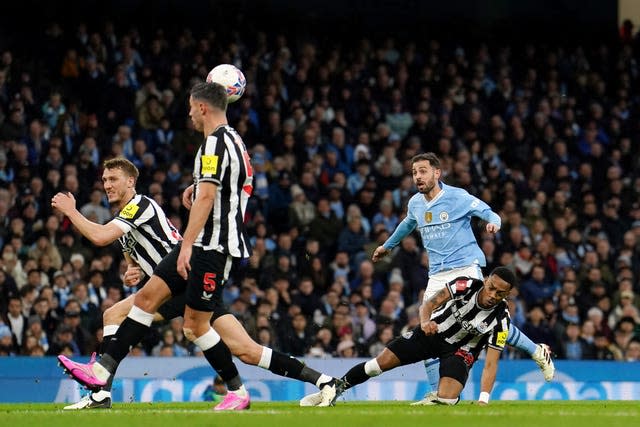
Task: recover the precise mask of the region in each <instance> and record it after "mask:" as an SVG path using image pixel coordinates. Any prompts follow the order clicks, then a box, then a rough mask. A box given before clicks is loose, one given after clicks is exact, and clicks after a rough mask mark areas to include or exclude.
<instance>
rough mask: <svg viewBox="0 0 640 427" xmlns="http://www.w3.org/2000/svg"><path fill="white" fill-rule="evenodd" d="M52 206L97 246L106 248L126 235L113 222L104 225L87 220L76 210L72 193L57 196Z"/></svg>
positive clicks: (52, 200)
mask: <svg viewBox="0 0 640 427" xmlns="http://www.w3.org/2000/svg"><path fill="white" fill-rule="evenodd" d="M51 206H52V207H53V208H55V209H58V210H59V211H60V212H62V213H63V214H65V215H66V216H67V217H68V218H69V220H70V221H71V222H72V223H73V225H75V227H76V228H77V229H78V230H79V231H80V233H81V234H82V235H83V236H84V237H86V238H87V239H89V241H91V243H93V244H94V245H96V246H106V245H108V244H110V243H113V242H115V241H116V240H117V239H118V238H119V237H120V236H122V235H123V234H124V232H123V231H122V230H121V229H120V228H119V227H118V226H117V225H116V224H115V223H114V222H113V221H111V222H109V223H108V224H104V225H102V224H98V223H95V222H93V221H89V220H88V219H87V218H85V217H84V216H83V215H82V214H81V213H80V212H79V211H78V210H77V209H76V199H75V197H73V194H71V193H58V194H56V195H55V196H53V199H51Z"/></svg>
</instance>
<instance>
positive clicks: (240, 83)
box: [207, 64, 247, 103]
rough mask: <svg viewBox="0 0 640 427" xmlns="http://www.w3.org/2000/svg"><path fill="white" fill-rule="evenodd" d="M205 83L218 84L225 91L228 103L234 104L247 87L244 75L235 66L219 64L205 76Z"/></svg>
mask: <svg viewBox="0 0 640 427" xmlns="http://www.w3.org/2000/svg"><path fill="white" fill-rule="evenodd" d="M207 83H218V84H220V85H222V86H224V87H225V88H226V89H227V96H228V98H229V102H230V103H231V102H236V101H237V100H238V99H240V97H241V96H242V94H243V93H244V89H245V88H246V86H247V80H246V79H245V78H244V74H242V71H240V70H239V69H238V68H237V67H236V66H234V65H231V64H220V65H217V66H216V67H214V68H213V69H212V70H211V71H209V74H208V75H207Z"/></svg>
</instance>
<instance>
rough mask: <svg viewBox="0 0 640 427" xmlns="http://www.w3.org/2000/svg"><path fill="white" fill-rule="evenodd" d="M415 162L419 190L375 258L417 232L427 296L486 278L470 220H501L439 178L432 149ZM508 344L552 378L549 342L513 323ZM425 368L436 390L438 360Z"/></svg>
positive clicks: (493, 228) (496, 226)
mask: <svg viewBox="0 0 640 427" xmlns="http://www.w3.org/2000/svg"><path fill="white" fill-rule="evenodd" d="M411 163H412V172H413V181H414V184H415V186H416V188H417V189H418V193H417V194H415V195H414V196H413V197H412V198H411V199H410V200H409V202H408V206H407V216H406V217H405V219H403V220H402V222H401V223H400V224H399V225H398V227H397V228H396V230H395V231H394V232H393V234H392V235H391V236H390V237H389V238H388V239H387V241H386V242H384V244H382V245H381V246H379V247H378V248H376V250H375V251H374V253H373V256H372V260H373V262H376V261H378V260H379V259H380V258H382V257H383V256H384V255H386V254H388V253H389V252H390V251H391V250H392V249H393V248H394V247H396V246H398V244H399V243H400V241H401V240H402V239H403V238H404V237H406V236H407V235H408V234H409V233H411V232H413V230H417V231H418V232H419V233H420V237H421V239H422V244H423V246H424V248H425V249H426V251H427V253H428V254H429V278H428V281H427V288H426V290H425V293H424V300H426V299H428V298H429V297H431V296H432V295H434V294H435V293H437V292H438V291H439V290H441V289H442V288H443V287H444V285H445V284H446V283H448V282H450V281H451V280H453V279H455V278H456V277H460V276H467V277H472V278H475V279H481V278H482V270H481V267H484V266H486V259H485V256H484V253H483V252H482V250H481V249H480V247H479V246H478V242H477V241H476V238H475V236H474V234H473V231H472V229H471V218H472V217H474V216H475V217H478V218H480V219H483V220H485V221H486V222H487V224H486V226H485V230H486V231H487V232H488V233H492V234H495V233H497V232H498V231H499V230H500V226H501V220H500V216H499V215H498V214H496V213H495V212H493V211H492V210H491V208H490V207H489V206H488V205H487V204H486V203H485V202H483V201H482V200H480V199H478V198H477V197H474V196H472V195H471V194H469V193H468V192H466V191H465V190H463V189H462V188H457V187H452V186H450V185H446V184H444V183H443V182H441V181H440V176H441V173H442V170H441V169H440V160H439V159H438V157H437V156H436V155H435V154H434V153H422V154H418V155H416V156H414V157H413V158H412V159H411ZM507 344H509V345H511V346H514V347H516V348H517V349H519V350H521V351H523V352H525V353H527V354H529V355H530V356H531V357H532V358H533V360H534V361H535V362H536V363H537V364H538V367H540V369H541V370H542V373H543V375H544V378H545V380H546V381H551V379H552V378H553V375H554V371H555V367H554V365H553V361H552V360H551V352H550V349H549V347H548V346H547V345H546V344H535V343H534V342H533V341H531V340H530V339H529V338H528V337H527V336H526V335H525V334H523V333H522V332H520V330H519V329H518V328H517V327H516V326H515V325H513V324H511V327H510V330H509V335H508V337H507ZM425 367H426V370H427V377H428V379H429V383H430V385H431V386H432V389H433V390H435V389H436V388H437V386H438V382H439V375H438V371H439V369H438V361H437V360H427V361H425ZM425 402H428V399H427V400H425Z"/></svg>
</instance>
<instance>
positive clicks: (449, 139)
mask: <svg viewBox="0 0 640 427" xmlns="http://www.w3.org/2000/svg"><path fill="white" fill-rule="evenodd" d="M65 28H66V30H65V31H63V30H62V27H61V26H60V25H59V24H56V23H51V24H50V25H49V26H48V27H47V28H46V31H45V34H44V35H43V39H44V40H43V42H42V44H41V52H38V54H37V55H33V54H32V55H30V53H29V52H25V51H22V50H20V51H19V50H16V49H14V48H11V47H3V46H2V45H1V44H0V48H3V50H2V51H1V52H0V55H1V56H0V249H1V251H2V256H1V258H0V267H1V268H0V314H1V316H0V318H1V320H0V356H7V355H31V356H41V355H57V354H66V355H68V356H77V355H86V354H90V353H91V352H93V351H97V349H98V347H99V344H100V341H101V336H102V335H101V334H102V329H101V327H102V325H101V322H102V315H101V314H102V312H103V311H104V310H105V309H106V308H108V307H110V306H111V305H113V304H114V303H115V302H117V301H119V300H120V299H122V298H123V297H124V296H126V295H128V294H129V293H130V292H132V290H131V289H129V288H126V287H124V286H123V284H122V275H123V273H124V271H125V270H126V264H125V263H124V261H123V257H122V255H121V253H120V248H119V247H118V246H113V247H108V248H96V247H94V246H92V245H91V244H90V243H89V242H88V241H86V240H85V239H83V238H82V237H81V235H80V234H79V233H77V232H76V231H75V230H74V229H73V227H72V226H71V224H70V222H69V221H68V219H66V218H64V217H63V216H62V215H61V214H60V213H59V212H56V211H54V210H52V208H51V203H50V201H51V198H52V196H53V195H54V194H56V193H57V192H59V191H67V192H71V193H73V194H74V195H75V198H76V199H77V200H78V207H80V208H81V212H82V213H83V214H84V215H85V216H87V217H88V218H90V219H91V220H93V221H95V222H98V223H105V222H107V221H109V220H110V219H111V217H112V214H113V212H111V211H110V209H109V206H108V204H107V203H106V198H105V196H104V193H103V191H102V183H101V173H102V171H101V164H102V162H103V161H104V160H106V159H110V158H113V157H116V156H125V157H126V158H128V159H129V160H131V161H132V162H133V163H134V164H135V165H136V166H137V167H138V168H139V169H140V178H139V180H138V185H137V188H138V191H139V192H141V193H144V194H147V195H150V196H151V197H153V198H154V199H155V200H156V201H157V202H158V203H159V204H160V205H161V206H162V207H163V208H164V209H165V211H166V212H167V214H168V216H169V218H170V219H171V221H172V222H173V223H174V225H176V226H177V227H178V228H179V229H184V225H185V221H186V218H187V211H186V210H185V209H184V208H183V207H182V206H181V193H182V190H184V189H185V188H186V187H187V186H188V185H189V184H190V183H191V179H192V177H191V168H192V165H193V158H194V152H195V150H197V148H198V147H199V145H200V143H201V141H202V136H201V135H200V134H199V133H198V132H196V131H195V130H194V129H193V126H192V123H191V120H190V119H189V117H188V93H189V88H190V87H191V85H192V84H193V83H194V82H195V81H198V80H201V79H204V77H205V76H206V74H207V72H208V71H209V69H210V68H212V67H213V66H214V65H216V64H219V63H232V64H234V65H236V66H238V67H239V68H240V69H241V70H242V71H243V72H244V74H245V76H246V79H247V82H248V86H247V92H246V93H245V95H244V96H243V97H242V98H241V99H240V100H239V101H238V102H236V103H235V104H231V105H230V106H229V111H228V116H229V121H230V124H231V125H232V126H234V127H235V128H236V129H237V130H238V132H239V133H240V134H241V135H242V137H243V139H244V141H245V143H246V144H247V146H248V147H249V148H250V151H251V153H252V163H253V166H254V168H255V176H254V192H253V196H252V198H251V200H250V204H249V209H248V213H247V218H246V221H247V223H248V226H249V230H250V234H251V242H252V245H253V255H252V257H251V258H250V259H249V260H248V262H247V264H246V265H245V267H244V268H243V269H242V271H239V272H237V274H236V275H235V276H234V280H233V281H232V282H230V283H228V284H227V285H226V289H225V301H226V302H227V304H228V305H229V308H230V310H231V311H232V312H233V313H234V314H235V315H236V316H237V318H238V319H239V320H241V322H242V323H243V324H244V325H245V327H246V329H247V330H248V331H249V333H250V334H251V335H252V337H254V338H255V339H256V340H257V341H258V342H259V343H261V344H264V345H268V346H270V347H273V348H275V349H278V350H281V351H284V352H286V353H289V354H291V355H294V356H310V357H358V356H362V357H371V356H375V355H376V354H378V353H379V352H380V350H381V349H382V348H384V346H385V344H386V343H388V342H389V341H390V340H391V339H392V338H393V337H394V336H395V335H397V334H399V333H402V332H403V331H406V330H408V329H410V328H412V327H414V326H415V325H417V324H418V323H419V320H418V306H419V302H420V301H421V300H422V292H423V288H424V285H425V283H426V277H427V274H428V259H427V256H426V254H425V252H424V249H423V248H422V246H421V244H420V241H419V236H418V235H417V234H415V235H412V236H409V237H407V238H406V239H404V241H403V242H402V244H401V246H399V247H398V248H396V249H395V250H394V252H393V253H392V254H391V256H389V257H387V258H386V259H384V260H383V261H381V262H378V263H375V264H374V263H372V262H371V254H372V252H373V251H374V250H375V248H376V247H377V246H378V245H380V244H381V243H382V242H384V241H385V239H386V238H387V237H388V236H389V235H390V233H391V232H392V231H393V230H394V228H395V227H396V225H397V224H398V223H399V221H400V220H401V219H402V218H403V214H404V210H405V207H406V202H407V200H408V199H409V197H411V195H413V194H414V192H415V189H414V188H413V183H412V179H411V163H410V159H411V157H412V156H413V155H415V154H417V153H420V152H426V151H432V152H435V153H436V154H437V155H438V156H439V157H440V159H441V161H442V164H443V176H444V181H445V182H447V183H448V184H452V185H455V186H459V187H462V188H465V189H466V190H468V191H469V192H470V193H472V194H475V195H477V196H478V197H480V198H481V199H482V200H484V201H485V202H487V203H488V204H489V205H490V206H491V207H492V209H493V210H494V211H496V212H498V213H499V214H500V216H501V217H502V222H503V223H502V229H501V230H500V232H499V233H498V234H497V236H495V238H494V236H491V235H485V234H484V233H482V232H481V231H480V230H481V228H480V227H479V226H478V227H476V230H477V238H478V241H479V242H480V244H481V247H482V249H483V251H484V253H485V254H486V257H487V264H488V265H487V268H486V271H485V272H487V271H489V270H491V269H492V268H494V267H495V266H498V265H506V266H509V267H511V268H513V269H514V271H515V272H516V273H517V275H518V277H519V279H520V284H521V285H520V289H519V292H518V293H516V294H514V295H513V296H512V297H511V299H510V308H511V314H512V320H513V321H514V322H515V324H516V325H517V326H518V327H520V328H521V329H522V331H523V332H524V333H526V334H527V335H528V336H529V337H531V339H532V340H533V341H535V342H544V343H547V344H549V345H550V346H551V348H552V349H553V350H554V352H555V353H556V354H557V357H558V358H560V359H570V360H583V359H599V360H628V361H638V360H640V311H639V307H640V246H639V245H640V174H639V172H638V171H640V150H638V149H637V146H638V144H639V143H640V128H639V127H638V123H640V121H639V119H640V98H638V95H637V93H638V88H639V87H640V86H639V83H640V80H639V78H640V69H639V64H638V56H639V55H640V44H638V42H637V40H636V39H635V38H633V37H632V36H630V35H628V34H624V33H623V34H622V36H621V38H620V40H619V42H618V43H616V44H612V45H607V44H600V45H573V46H564V45H561V44H560V43H558V44H557V45H545V46H544V47H543V46H538V45H536V44H534V43H531V44H523V45H520V44H518V45H515V44H514V45H509V44H506V43H503V44H484V43H481V42H470V41H464V40H461V41H459V44H458V43H450V42H448V41H447V42H442V43H441V42H439V41H437V40H435V39H431V40H426V41H420V42H418V41H415V42H407V41H400V40H399V39H394V38H392V37H389V38H383V39H380V40H376V39H373V38H371V39H369V38H362V39H360V40H357V42H355V43H351V44H350V43H347V44H344V45H339V44H338V43H334V42H335V41H334V42H331V43H328V42H326V40H323V39H322V40H321V39H318V40H314V39H313V38H307V39H296V38H294V37H292V36H289V35H285V34H271V33H269V34H267V33H262V32H259V31H254V32H250V33H248V34H246V35H241V34H234V36H233V38H232V39H229V40H225V39H224V37H222V36H221V35H220V34H217V33H216V32H214V31H208V32H202V33H199V32H196V31H192V30H190V29H188V28H184V29H182V30H180V31H178V32H177V33H175V34H169V33H168V32H165V31H163V30H157V31H154V32H149V33H144V32H141V31H140V30H139V29H136V28H135V27H131V28H118V27H117V25H115V23H114V22H110V21H107V22H105V23H104V25H100V26H96V27H93V26H90V25H88V24H85V23H77V25H76V26H75V27H73V28H70V27H65ZM319 40H321V41H319ZM181 322H182V321H181V319H180V318H178V319H173V320H171V321H170V322H169V323H168V324H165V325H158V327H157V328H156V329H155V331H154V333H153V334H152V335H149V336H147V337H146V338H145V340H144V341H143V342H142V343H141V345H140V346H139V347H136V348H134V349H133V350H132V352H133V353H135V354H137V355H158V356H188V355H195V354H197V353H198V349H197V348H193V346H192V345H191V344H190V343H189V342H188V340H186V339H185V337H184V335H183V333H182V323H181ZM503 357H507V358H520V357H521V355H520V354H518V352H517V351H515V350H507V351H505V352H504V356H503Z"/></svg>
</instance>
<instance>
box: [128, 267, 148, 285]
mask: <svg viewBox="0 0 640 427" xmlns="http://www.w3.org/2000/svg"><path fill="white" fill-rule="evenodd" d="M143 278H144V271H142V269H141V268H140V267H139V266H137V265H129V266H128V267H127V271H125V273H124V280H123V281H124V285H125V286H136V285H138V283H140V281H141V280H142V279H143Z"/></svg>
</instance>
